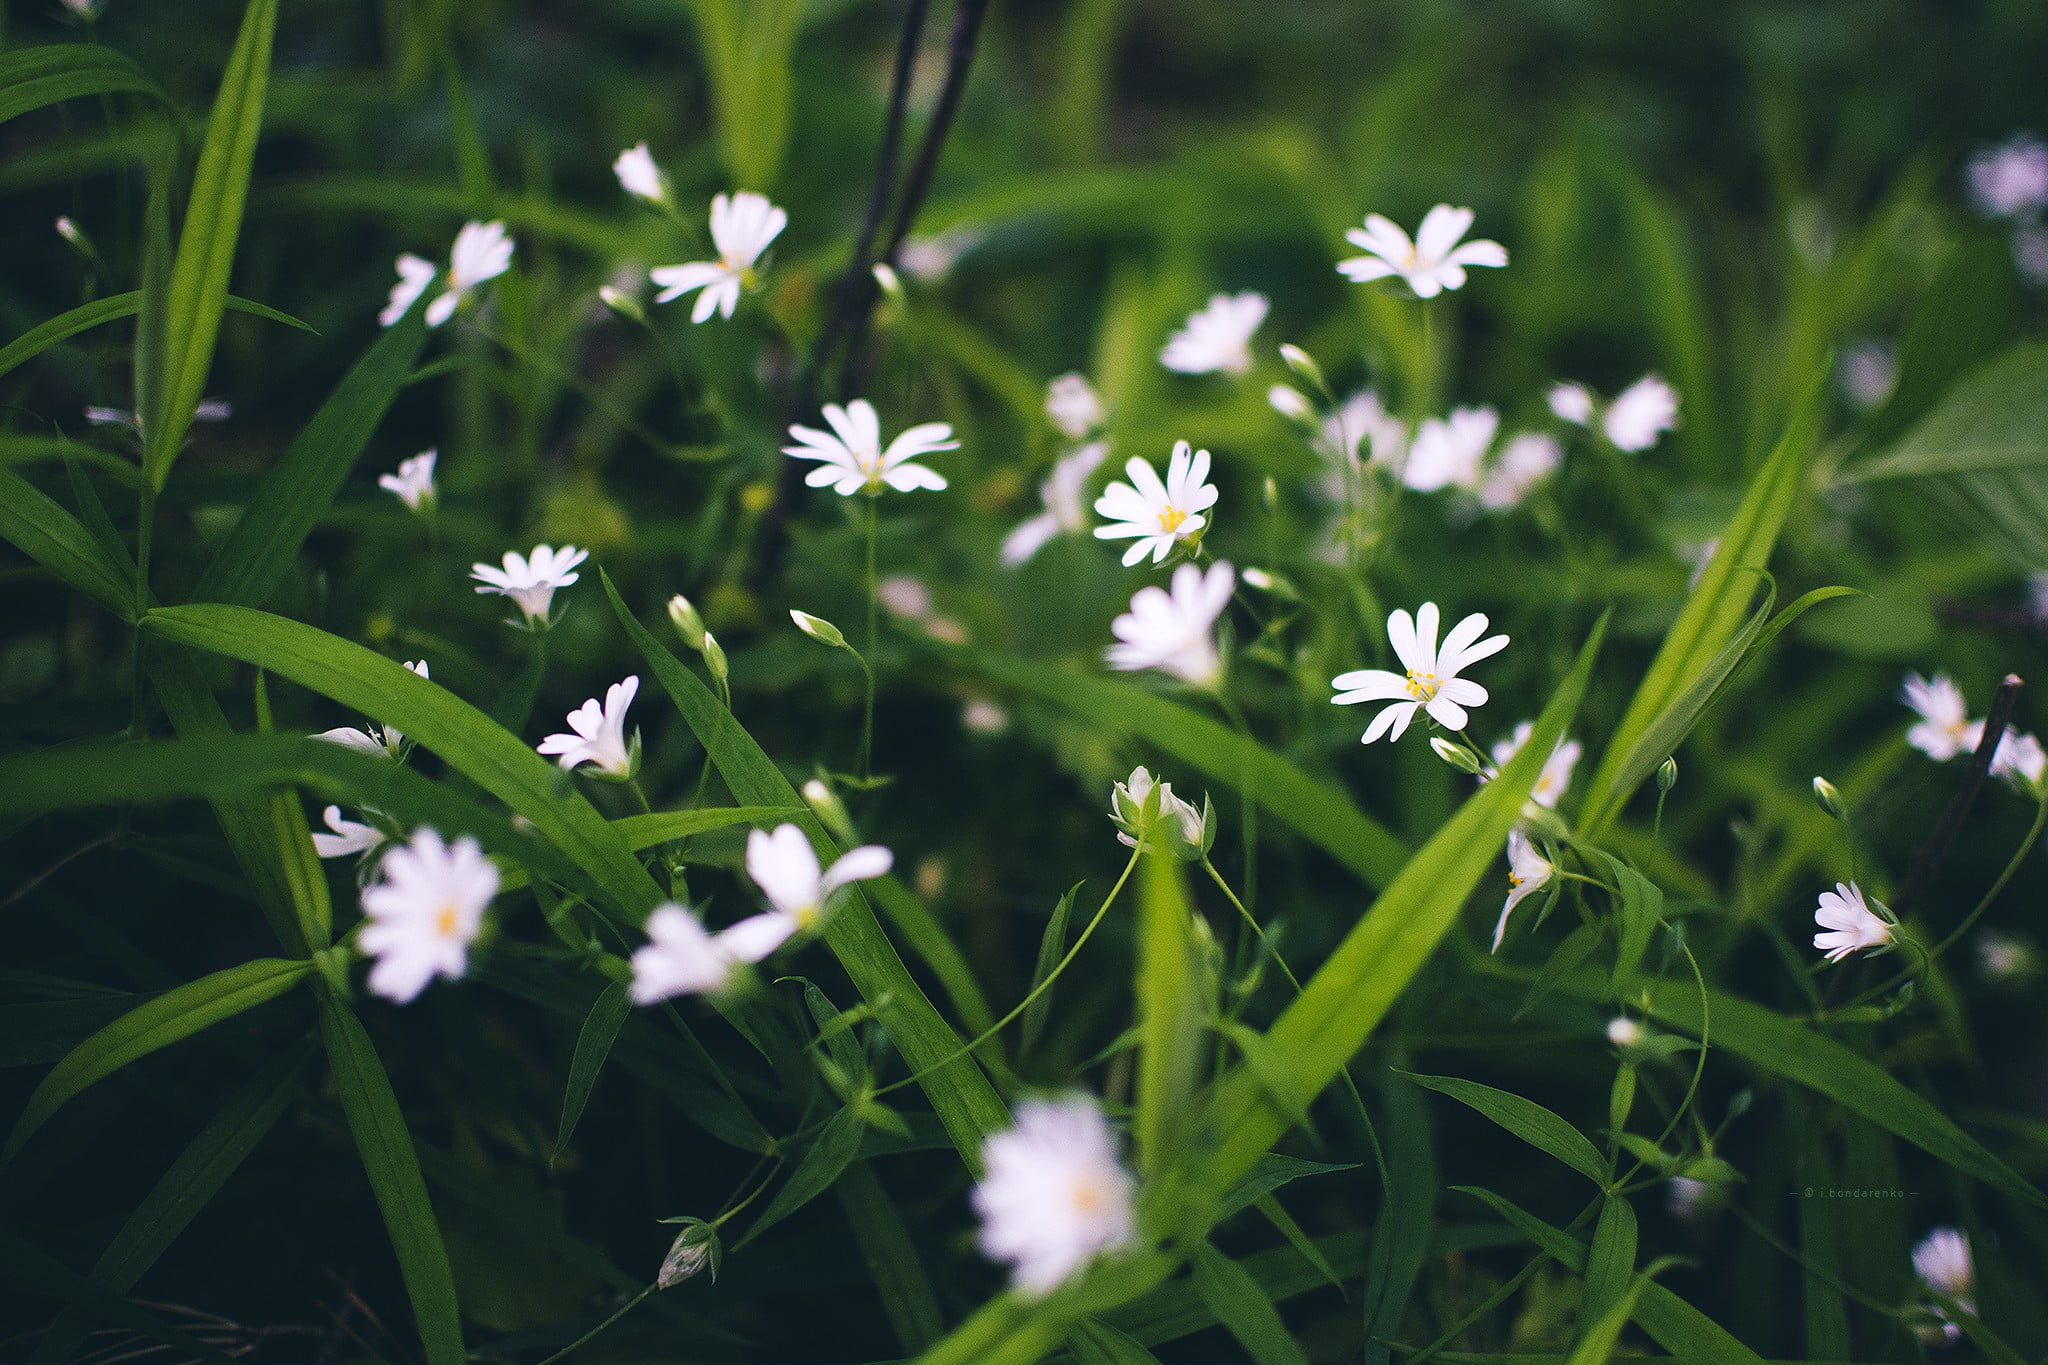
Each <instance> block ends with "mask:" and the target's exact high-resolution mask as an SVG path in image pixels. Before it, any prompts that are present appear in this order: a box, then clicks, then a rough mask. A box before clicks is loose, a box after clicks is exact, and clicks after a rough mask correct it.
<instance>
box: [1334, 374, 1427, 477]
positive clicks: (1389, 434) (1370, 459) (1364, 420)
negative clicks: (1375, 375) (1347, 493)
mask: <svg viewBox="0 0 2048 1365" xmlns="http://www.w3.org/2000/svg"><path fill="white" fill-rule="evenodd" d="M1323 440H1324V441H1325V442H1327V443H1328V445H1329V446H1330V448H1331V450H1333V451H1334V452H1335V453H1337V454H1339V455H1341V456H1343V457H1344V458H1345V459H1346V460H1349V461H1356V460H1360V459H1363V460H1365V461H1366V462H1367V463H1370V464H1383V465H1394V464H1399V463H1400V461H1401V457H1402V456H1403V455H1404V454H1406V453H1407V450H1408V424H1407V423H1406V422H1403V421H1402V420H1401V419H1400V418H1398V417H1396V416H1394V414H1393V413H1391V412H1388V411H1387V406H1386V404H1385V403H1383V402H1381V401H1380V396H1379V394H1378V393H1376V392H1375V391H1373V390H1372V389H1361V390H1359V391H1358V392H1357V393H1354V394H1352V395H1351V396H1350V397H1349V398H1347V399H1345V400H1344V402H1343V403H1342V404H1341V405H1340V406H1339V407H1338V408H1337V410H1336V411H1335V412H1333V413H1331V414H1330V415H1329V416H1328V417H1326V418H1324V419H1323Z"/></svg>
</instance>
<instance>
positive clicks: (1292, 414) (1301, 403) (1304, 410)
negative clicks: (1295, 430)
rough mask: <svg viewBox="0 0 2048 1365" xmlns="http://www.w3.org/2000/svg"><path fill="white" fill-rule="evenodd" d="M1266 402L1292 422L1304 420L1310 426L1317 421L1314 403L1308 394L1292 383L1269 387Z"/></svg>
mask: <svg viewBox="0 0 2048 1365" xmlns="http://www.w3.org/2000/svg"><path fill="white" fill-rule="evenodd" d="M1266 402H1267V403H1269V404H1271V405H1272V408H1273V411H1275V412H1277V413H1279V414H1280V415H1281V416H1282V417H1285V418H1286V419H1287V420H1288V421H1290V422H1302V423H1306V424H1308V425H1310V426H1313V425H1314V423H1315V419H1316V410H1315V407H1314V405H1312V404H1311V403H1310V402H1309V401H1308V396H1307V395H1306V394H1304V393H1302V391H1301V390H1300V389H1297V388H1294V387H1293V386H1291V385H1288V384H1275V385H1274V386H1273V387H1272V388H1270V389H1267V390H1266Z"/></svg>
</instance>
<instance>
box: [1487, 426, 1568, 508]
mask: <svg viewBox="0 0 2048 1365" xmlns="http://www.w3.org/2000/svg"><path fill="white" fill-rule="evenodd" d="M1562 463H1564V447H1563V446H1561V445H1559V444H1558V443H1557V438H1556V437H1555V436H1549V435H1545V434H1544V433H1542V432H1534V431H1525V432H1523V433H1522V434H1521V435H1519V436H1517V437H1515V438H1514V439H1513V440H1511V441H1509V442H1508V443H1507V445H1505V446H1504V447H1502V449H1501V452H1500V456H1499V457H1498V458H1497V459H1495V460H1494V462H1493V467H1492V468H1491V469H1489V470H1487V471H1486V476H1485V477H1484V478H1482V479H1481V480H1480V481H1479V501H1480V503H1481V505H1483V506H1484V507H1486V508H1487V509H1488V510H1489V511H1493V512H1504V511H1506V510H1507V509H1508V508H1510V507H1513V506H1515V505H1516V504H1517V503H1519V502H1521V500H1522V499H1523V498H1525V497H1527V496H1528V495H1529V490H1530V489H1532V488H1534V487H1535V486H1536V485H1537V484H1538V483H1540V482H1542V481H1543V480H1544V479H1545V478H1546V477H1548V476H1549V474H1550V473H1551V471H1553V470H1555V469H1556V468H1557V467H1558V466H1559V465H1560V464H1562Z"/></svg>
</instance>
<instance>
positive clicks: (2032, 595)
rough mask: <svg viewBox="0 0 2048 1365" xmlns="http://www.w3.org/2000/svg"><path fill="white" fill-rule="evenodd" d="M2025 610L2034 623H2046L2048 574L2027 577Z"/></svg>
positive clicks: (2047, 620) (2047, 614) (2047, 618)
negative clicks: (2030, 613)
mask: <svg viewBox="0 0 2048 1365" xmlns="http://www.w3.org/2000/svg"><path fill="white" fill-rule="evenodd" d="M2027 609H2028V610H2030V611H2032V612H2033V613H2034V619H2035V620H2036V621H2038V622H2042V623H2048V573H2030V574H2028V575H2027Z"/></svg>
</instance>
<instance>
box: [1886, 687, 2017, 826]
mask: <svg viewBox="0 0 2048 1365" xmlns="http://www.w3.org/2000/svg"><path fill="white" fill-rule="evenodd" d="M1899 699H1900V700H1901V701H1903V702H1904V703H1905V704H1906V705H1907V706H1909V707H1911V708H1912V710H1913V713H1914V714H1915V715H1916V716H1918V717H1919V720H1918V721H1917V722H1915V723H1914V725H1913V726H1912V728H1911V729H1909V730H1907V731H1906V743H1908V744H1910V745H1912V746H1913V747H1914V748H1915V749H1918V750H1919V751H1920V752H1921V753H1923V754H1926V755H1927V756H1928V757H1929V758H1931V759H1933V760H1934V761H1935V762H1937V763H1946V762H1948V761H1949V760H1950V759H1952V758H1956V757H1958V756H1959V755H1960V756H1968V755H1969V754H1973V753H1975V752H1976V751H1977V746H1978V744H1980V743H1981V742H1982V741H1983V738H1984V722H1983V721H1982V720H1972V719H1970V712H1969V704H1968V703H1967V702H1966V701H1964V700H1963V691H1962V689H1961V688H1960V687H1957V686H1956V684H1955V680H1954V679H1952V678H1950V677H1949V676H1948V675H1947V674H1944V673H1937V674H1935V675H1934V676H1933V677H1932V678H1923V677H1921V676H1920V675H1919V674H1917V673H1908V674H1907V675H1906V681H1905V683H1904V685H1903V686H1901V688H1900V689H1899ZM1991 773H1992V776H1994V777H2001V778H2004V779H2005V780H2006V781H2007V782H2010V783H2011V784H2012V785H2013V786H2014V787H2016V788H2018V789H2019V790H2020V791H2022V792H2024V793H2026V794H2028V795H2030V796H2035V797H2041V796H2043V794H2044V792H2048V750H2044V749H2043V748H2042V746H2041V741H2040V740H2039V739H2037V738H2035V737H2034V736H2033V735H2030V734H2026V733H2023V732H2021V731H2018V730H2013V729H2007V730H2006V732H2005V733H2004V734H2002V735H2000V736H1999V737H1998V747H1997V748H1996V749H1995V750H1993V751H1992V754H1991Z"/></svg>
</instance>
